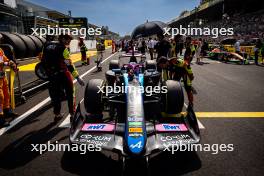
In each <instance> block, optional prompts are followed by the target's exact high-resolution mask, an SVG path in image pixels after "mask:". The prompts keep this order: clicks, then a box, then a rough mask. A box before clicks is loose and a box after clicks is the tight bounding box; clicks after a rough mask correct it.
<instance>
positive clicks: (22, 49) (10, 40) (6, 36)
mask: <svg viewBox="0 0 264 176" xmlns="http://www.w3.org/2000/svg"><path fill="white" fill-rule="evenodd" d="M1 34H2V35H3V43H5V44H10V45H12V46H13V48H14V51H15V57H16V58H17V59H20V58H24V57H25V56H26V50H27V47H26V45H25V43H24V42H23V40H22V39H21V38H20V37H18V36H17V35H15V34H11V33H7V32H1Z"/></svg>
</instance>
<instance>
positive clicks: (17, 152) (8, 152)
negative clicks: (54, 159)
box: [0, 122, 64, 170]
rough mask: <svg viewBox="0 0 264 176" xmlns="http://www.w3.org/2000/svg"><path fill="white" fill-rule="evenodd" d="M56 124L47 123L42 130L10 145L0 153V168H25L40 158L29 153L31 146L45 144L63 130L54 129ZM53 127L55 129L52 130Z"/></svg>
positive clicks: (33, 153)
mask: <svg viewBox="0 0 264 176" xmlns="http://www.w3.org/2000/svg"><path fill="white" fill-rule="evenodd" d="M56 125H57V123H55V122H52V123H49V124H48V125H47V126H45V127H44V128H42V129H39V130H36V131H32V132H29V133H27V134H26V135H24V136H23V137H21V138H19V139H17V140H15V142H13V143H10V145H8V146H7V147H5V148H4V150H2V152H1V153H0V168H3V169H6V170H12V169H15V168H18V167H21V166H25V165H26V164H28V163H29V162H31V161H32V160H34V159H35V158H37V157H39V156H40V153H39V152H36V151H31V150H32V149H33V147H32V146H31V144H46V143H47V142H48V141H50V140H52V139H53V138H54V137H55V136H56V135H57V134H58V133H60V132H61V131H63V130H64V129H63V128H56ZM54 127H55V128H54Z"/></svg>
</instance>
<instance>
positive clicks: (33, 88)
mask: <svg viewBox="0 0 264 176" xmlns="http://www.w3.org/2000/svg"><path fill="white" fill-rule="evenodd" d="M45 84H48V81H46V82H44V83H42V84H39V85H37V86H35V87H32V88H31V89H28V90H26V91H25V92H22V93H23V94H25V93H28V92H30V91H32V90H35V89H37V88H39V87H41V86H43V85H45Z"/></svg>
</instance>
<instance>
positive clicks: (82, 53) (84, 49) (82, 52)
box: [79, 37, 90, 65]
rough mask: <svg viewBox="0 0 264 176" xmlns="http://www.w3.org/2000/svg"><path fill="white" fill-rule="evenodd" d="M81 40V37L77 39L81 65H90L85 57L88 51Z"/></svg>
mask: <svg viewBox="0 0 264 176" xmlns="http://www.w3.org/2000/svg"><path fill="white" fill-rule="evenodd" d="M83 40H84V38H83V37H80V38H79V47H80V52H81V55H82V59H81V61H82V65H90V59H89V57H87V55H86V52H87V51H88V49H87V47H86V45H85V43H84V41H83Z"/></svg>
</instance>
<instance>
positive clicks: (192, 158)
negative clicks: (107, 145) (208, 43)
mask: <svg viewBox="0 0 264 176" xmlns="http://www.w3.org/2000/svg"><path fill="white" fill-rule="evenodd" d="M105 55H106V56H109V55H110V51H109V50H108V51H106V54H105ZM118 55H119V54H116V55H114V56H113V57H111V58H110V59H109V60H107V61H106V62H105V63H104V65H103V70H104V71H105V70H107V68H108V63H109V61H110V60H111V59H117V58H118ZM106 56H105V57H106ZM93 58H94V57H93ZM93 60H94V59H93ZM204 62H205V63H204V64H203V65H197V64H195V63H194V64H193V65H192V68H193V72H194V74H195V80H194V82H193V86H194V88H195V91H196V94H195V107H194V108H195V111H197V112H241V111H242V112H244V111H250V112H262V111H264V105H263V102H264V101H263V96H264V92H263V87H264V77H263V75H264V68H263V67H258V66H255V65H236V64H225V63H219V62H216V61H211V60H207V59H205V60H204ZM79 65H80V63H76V66H77V68H78V70H79V72H80V74H83V73H84V72H86V71H87V70H89V69H90V68H92V67H93V66H94V65H95V64H94V63H93V64H92V65H90V66H85V67H79ZM92 78H104V72H99V73H98V72H96V71H95V70H94V71H92V72H91V73H90V74H88V75H87V76H85V77H84V80H85V81H88V80H89V79H92ZM76 87H77V101H79V100H81V98H82V97H83V93H84V87H81V86H79V85H77V84H76ZM47 97H48V92H47V90H44V91H42V92H38V93H37V94H34V95H33V96H32V97H30V99H29V100H28V101H27V103H26V104H24V105H20V106H19V107H17V109H16V111H17V112H18V113H20V114H22V113H24V112H26V111H27V110H29V109H30V108H32V107H33V106H35V105H36V104H38V103H39V102H41V101H42V100H44V99H46V98H47ZM185 102H186V103H188V101H187V98H185ZM67 111H68V110H67V106H66V102H64V103H63V106H62V112H64V116H65V117H66V116H67V114H68V113H67ZM62 121H63V120H61V121H60V122H58V123H56V124H55V123H53V113H52V107H51V106H50V105H49V103H48V104H46V105H44V106H43V107H41V108H40V109H38V110H37V111H35V112H34V113H32V114H31V115H29V116H28V117H27V118H26V119H24V120H23V121H22V122H20V123H19V124H17V125H16V126H15V127H13V128H12V129H11V130H9V131H7V132H6V133H4V134H3V135H2V136H0V175H118V173H119V172H121V170H120V168H119V167H118V164H117V162H116V161H114V160H111V159H109V158H107V157H105V155H102V154H98V153H92V154H89V155H88V156H87V155H77V156H76V155H74V156H72V155H71V154H69V152H45V153H44V154H42V155H40V154H39V153H37V152H31V149H32V147H31V144H41V143H47V142H48V141H50V142H55V141H58V142H59V143H68V133H69V129H67V128H59V127H58V126H59V125H60V124H61V122H62ZM200 121H201V122H202V124H203V125H204V126H205V129H203V130H201V136H202V140H201V143H202V144H234V151H233V152H219V153H218V154H212V152H205V151H202V152H177V153H176V154H174V155H171V154H168V153H163V154H161V155H159V156H157V157H155V158H153V159H152V160H151V161H150V172H151V175H201V176H204V175H239V176H240V175H241V176H243V175H246V176H248V175H252V176H253V175H254V176H258V175H259V176H262V175H263V174H264V171H263V165H264V148H263V146H264V141H263V137H264V119H263V118H221V117H219V118H200ZM130 175H141V174H140V170H139V169H133V170H132V171H131V174H130Z"/></svg>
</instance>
